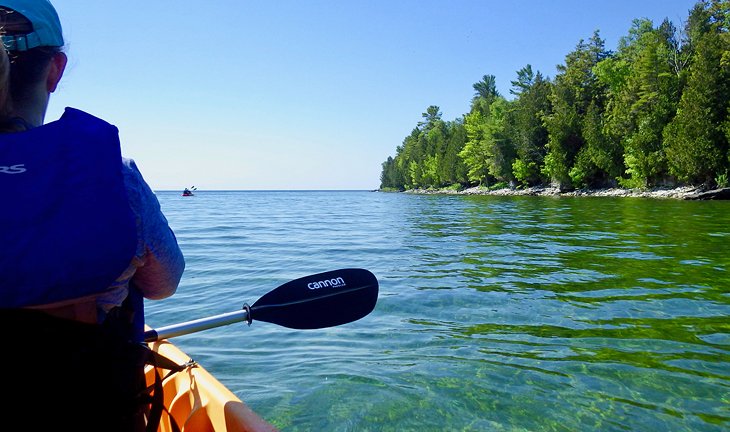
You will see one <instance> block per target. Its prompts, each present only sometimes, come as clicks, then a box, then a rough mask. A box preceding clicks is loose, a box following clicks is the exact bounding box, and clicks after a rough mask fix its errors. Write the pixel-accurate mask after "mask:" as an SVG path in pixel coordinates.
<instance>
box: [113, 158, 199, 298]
mask: <svg viewBox="0 0 730 432" xmlns="http://www.w3.org/2000/svg"><path fill="white" fill-rule="evenodd" d="M124 177H125V178H124V180H125V184H126V185H127V193H128V194H129V199H130V204H131V206H132V210H133V211H134V213H135V217H136V219H137V224H138V225H137V233H138V236H139V239H138V242H137V252H136V258H137V259H136V261H137V267H138V268H137V271H136V272H135V274H134V276H133V277H132V283H133V284H134V285H135V286H136V287H137V288H138V289H139V290H140V291H141V293H142V295H143V296H144V297H145V298H148V299H152V300H157V299H162V298H165V297H169V296H171V295H172V294H174V293H175V291H176V290H177V286H178V283H179V282H180V278H181V277H182V274H183V270H184V269H185V259H184V258H183V254H182V251H181V250H180V247H179V245H178V243H177V238H176V237H175V234H174V233H173V232H172V229H170V226H169V225H168V222H167V218H165V215H164V214H162V211H161V209H160V203H159V201H158V200H157V196H156V195H155V194H154V192H152V189H150V187H149V185H148V184H147V182H145V181H144V178H143V177H142V173H140V171H139V169H138V168H137V165H136V164H135V163H134V161H133V160H132V159H124Z"/></svg>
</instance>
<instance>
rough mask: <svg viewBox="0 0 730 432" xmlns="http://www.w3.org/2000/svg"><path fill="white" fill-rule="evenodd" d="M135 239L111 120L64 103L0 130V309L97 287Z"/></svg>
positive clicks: (122, 263) (123, 261) (121, 266)
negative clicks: (55, 111)
mask: <svg viewBox="0 0 730 432" xmlns="http://www.w3.org/2000/svg"><path fill="white" fill-rule="evenodd" d="M136 244H137V233H136V227H135V219H134V215H133V213H132V209H131V208H130V206H129V202H128V199H127V193H126V191H125V188H124V183H123V177H122V160H121V150H120V144H119V133H118V130H117V128H116V127H115V126H113V125H111V124H109V123H107V122H105V121H103V120H101V119H98V118H96V117H94V116H92V115H90V114H87V113H85V112H83V111H79V110H76V109H73V108H67V109H66V111H65V113H64V114H63V116H62V117H61V118H60V119H59V120H57V121H55V122H52V123H48V124H46V125H43V126H40V127H38V128H35V129H31V130H28V131H25V132H19V133H5V134H0V308H17V307H24V306H31V305H40V304H46V303H53V302H58V301H61V300H67V299H73V298H77V297H83V296H87V295H90V294H95V293H100V292H104V291H105V290H107V289H108V288H109V286H110V285H111V284H112V282H114V280H115V279H117V278H118V277H119V276H120V275H121V274H122V272H123V271H124V270H125V269H126V268H127V267H128V266H129V264H130V263H131V260H132V257H133V256H134V253H135V249H136Z"/></svg>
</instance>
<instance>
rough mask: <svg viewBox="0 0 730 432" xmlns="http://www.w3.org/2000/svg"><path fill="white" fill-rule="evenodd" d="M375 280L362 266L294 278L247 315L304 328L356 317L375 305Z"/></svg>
mask: <svg viewBox="0 0 730 432" xmlns="http://www.w3.org/2000/svg"><path fill="white" fill-rule="evenodd" d="M377 300H378V280H377V279H376V278H375V275H373V274H372V273H370V272H369V271H367V270H364V269H357V268H348V269H341V270H333V271H328V272H324V273H318V274H314V275H311V276H306V277H303V278H299V279H295V280H293V281H290V282H287V283H285V284H284V285H281V286H280V287H278V288H276V289H274V290H273V291H270V292H268V293H267V294H265V295H264V296H263V297H261V298H260V299H258V300H257V301H256V303H254V304H253V306H251V312H250V316H249V318H250V319H252V320H257V321H266V322H269V323H273V324H278V325H280V326H284V327H288V328H292V329H299V330H306V329H319V328H325V327H333V326H338V325H341V324H346V323H349V322H352V321H356V320H359V319H360V318H362V317H364V316H366V315H367V314H369V313H370V312H372V310H373V309H374V308H375V303H376V302H377Z"/></svg>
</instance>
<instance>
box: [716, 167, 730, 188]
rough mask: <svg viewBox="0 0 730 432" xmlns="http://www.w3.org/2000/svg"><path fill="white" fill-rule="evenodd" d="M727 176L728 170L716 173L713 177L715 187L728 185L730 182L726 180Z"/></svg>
mask: <svg viewBox="0 0 730 432" xmlns="http://www.w3.org/2000/svg"><path fill="white" fill-rule="evenodd" d="M727 176H728V172H727V171H725V172H724V173H722V174H718V176H717V177H715V184H716V185H717V187H719V188H726V187H728V186H730V182H728V177H727Z"/></svg>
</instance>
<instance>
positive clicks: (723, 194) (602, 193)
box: [405, 186, 730, 200]
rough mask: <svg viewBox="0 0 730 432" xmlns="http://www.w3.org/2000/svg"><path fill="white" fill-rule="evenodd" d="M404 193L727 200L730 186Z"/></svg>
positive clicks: (535, 188)
mask: <svg viewBox="0 0 730 432" xmlns="http://www.w3.org/2000/svg"><path fill="white" fill-rule="evenodd" d="M405 193H412V194H441V195H496V196H514V195H528V196H555V197H582V196H596V197H636V198H661V199H679V200H711V199H715V200H718V199H719V200H728V199H730V188H721V189H713V190H706V189H702V188H699V187H696V186H683V187H677V188H673V189H668V188H654V189H622V188H613V189H577V190H572V191H561V190H560V189H559V188H554V187H531V188H525V189H511V188H504V189H494V190H489V189H487V188H483V187H480V186H475V187H471V188H466V189H462V190H454V189H412V190H408V191H406V192H405Z"/></svg>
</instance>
